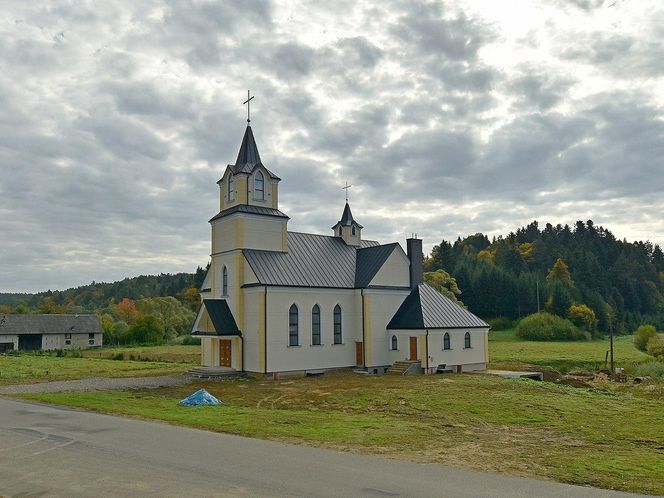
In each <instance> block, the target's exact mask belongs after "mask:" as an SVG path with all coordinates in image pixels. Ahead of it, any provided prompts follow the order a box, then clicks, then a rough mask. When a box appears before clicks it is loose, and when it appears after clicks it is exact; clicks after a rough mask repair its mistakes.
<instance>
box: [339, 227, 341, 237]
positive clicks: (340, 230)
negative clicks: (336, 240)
mask: <svg viewBox="0 0 664 498" xmlns="http://www.w3.org/2000/svg"><path fill="white" fill-rule="evenodd" d="M339 237H341V227H339Z"/></svg>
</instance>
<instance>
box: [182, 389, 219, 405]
mask: <svg viewBox="0 0 664 498" xmlns="http://www.w3.org/2000/svg"><path fill="white" fill-rule="evenodd" d="M178 404H179V405H182V406H199V405H221V404H222V402H221V401H219V400H218V399H217V398H215V397H214V396H212V395H211V394H210V393H209V392H207V391H206V390H205V389H199V390H198V391H196V392H195V393H194V394H192V395H191V396H189V397H187V398H184V399H183V400H182V401H180V402H179V403H178Z"/></svg>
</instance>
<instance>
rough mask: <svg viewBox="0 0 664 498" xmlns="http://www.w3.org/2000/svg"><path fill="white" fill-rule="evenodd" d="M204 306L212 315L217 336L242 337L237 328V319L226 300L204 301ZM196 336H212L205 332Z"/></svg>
mask: <svg viewBox="0 0 664 498" xmlns="http://www.w3.org/2000/svg"><path fill="white" fill-rule="evenodd" d="M203 306H205V309H206V310H207V312H208V315H210V320H212V325H214V330H215V331H216V335H242V334H241V333H240V329H238V328H237V324H236V323H235V318H234V317H233V313H232V312H231V309H230V308H229V307H228V303H227V302H226V300H225V299H203ZM194 333H195V334H203V335H210V334H209V333H205V332H199V331H196V332H194Z"/></svg>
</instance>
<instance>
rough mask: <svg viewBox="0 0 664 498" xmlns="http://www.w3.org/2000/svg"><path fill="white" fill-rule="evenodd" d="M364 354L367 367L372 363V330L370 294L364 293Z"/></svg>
mask: <svg viewBox="0 0 664 498" xmlns="http://www.w3.org/2000/svg"><path fill="white" fill-rule="evenodd" d="M362 314H363V316H364V354H365V355H366V358H365V359H364V364H365V366H367V367H369V366H372V365H373V361H372V360H373V341H372V340H371V337H372V330H371V296H369V295H367V294H365V295H364V309H363V313H362Z"/></svg>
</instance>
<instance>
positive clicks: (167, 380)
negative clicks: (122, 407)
mask: <svg viewBox="0 0 664 498" xmlns="http://www.w3.org/2000/svg"><path fill="white" fill-rule="evenodd" d="M190 381H191V378H190V377H187V376H186V375H175V376H172V375H171V376H162V377H128V378H110V377H91V378H88V379H79V380H57V381H53V382H43V383H40V384H14V385H10V386H1V387H0V395H2V394H20V393H55V392H85V391H120V390H125V389H145V388H155V387H170V386H179V385H182V384H186V383H188V382H190Z"/></svg>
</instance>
